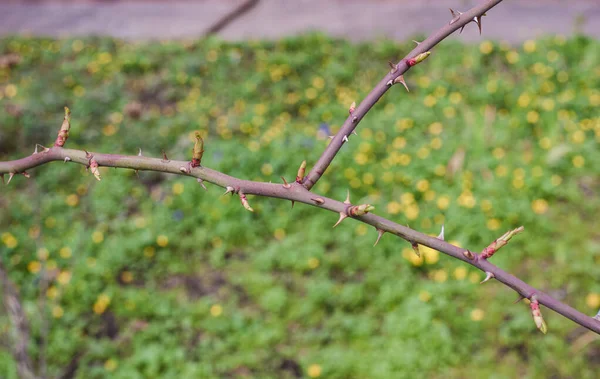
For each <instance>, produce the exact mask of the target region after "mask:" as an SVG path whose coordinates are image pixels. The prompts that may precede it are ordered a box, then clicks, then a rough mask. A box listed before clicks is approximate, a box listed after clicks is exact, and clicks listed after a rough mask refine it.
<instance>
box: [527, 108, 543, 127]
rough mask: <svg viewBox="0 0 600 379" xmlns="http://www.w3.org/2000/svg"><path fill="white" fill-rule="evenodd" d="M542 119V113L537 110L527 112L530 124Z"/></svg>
mask: <svg viewBox="0 0 600 379" xmlns="http://www.w3.org/2000/svg"><path fill="white" fill-rule="evenodd" d="M539 120H540V114H539V113H537V112H536V111H529V112H527V122H528V123H530V124H535V123H536V122H538V121H539Z"/></svg>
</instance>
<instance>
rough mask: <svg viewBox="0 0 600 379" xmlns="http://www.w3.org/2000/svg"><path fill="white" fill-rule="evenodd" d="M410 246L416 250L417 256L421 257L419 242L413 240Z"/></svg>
mask: <svg viewBox="0 0 600 379" xmlns="http://www.w3.org/2000/svg"><path fill="white" fill-rule="evenodd" d="M410 246H411V247H412V249H413V250H414V252H415V254H417V257H419V258H421V251H420V250H419V244H418V243H416V242H411V243H410Z"/></svg>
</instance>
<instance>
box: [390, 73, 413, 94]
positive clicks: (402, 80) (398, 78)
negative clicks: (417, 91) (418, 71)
mask: <svg viewBox="0 0 600 379" xmlns="http://www.w3.org/2000/svg"><path fill="white" fill-rule="evenodd" d="M397 83H402V85H403V86H404V88H406V92H410V90H409V89H408V85H407V84H406V81H405V80H404V75H400V76H399V77H397V78H396V79H394V84H397Z"/></svg>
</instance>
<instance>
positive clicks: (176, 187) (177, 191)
mask: <svg viewBox="0 0 600 379" xmlns="http://www.w3.org/2000/svg"><path fill="white" fill-rule="evenodd" d="M184 189H185V186H184V185H183V183H179V182H177V183H174V184H173V194H174V195H181V194H182V193H183V191H184Z"/></svg>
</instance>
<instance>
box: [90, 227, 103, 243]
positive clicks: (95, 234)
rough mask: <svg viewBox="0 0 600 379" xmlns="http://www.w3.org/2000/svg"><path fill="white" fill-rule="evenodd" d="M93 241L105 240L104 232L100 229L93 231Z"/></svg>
mask: <svg viewBox="0 0 600 379" xmlns="http://www.w3.org/2000/svg"><path fill="white" fill-rule="evenodd" d="M92 241H93V242H94V243H100V242H102V241H104V233H102V232H101V231H99V230H96V231H94V232H93V233H92Z"/></svg>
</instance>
